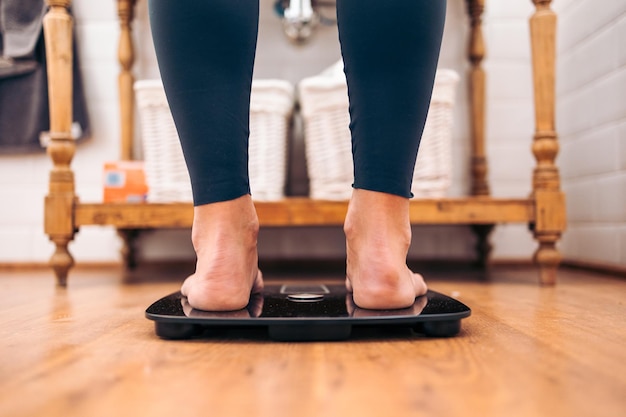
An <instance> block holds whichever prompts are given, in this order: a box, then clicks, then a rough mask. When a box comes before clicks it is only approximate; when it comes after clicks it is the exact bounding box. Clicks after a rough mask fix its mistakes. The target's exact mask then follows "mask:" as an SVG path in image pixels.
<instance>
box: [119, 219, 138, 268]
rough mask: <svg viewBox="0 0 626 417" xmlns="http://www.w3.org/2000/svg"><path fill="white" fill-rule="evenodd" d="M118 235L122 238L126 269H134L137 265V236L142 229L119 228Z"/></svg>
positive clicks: (122, 251)
mask: <svg viewBox="0 0 626 417" xmlns="http://www.w3.org/2000/svg"><path fill="white" fill-rule="evenodd" d="M117 233H118V235H119V236H120V237H121V238H122V242H123V246H122V250H121V253H122V259H123V260H124V266H125V267H126V269H129V270H133V269H135V268H136V267H137V246H136V242H137V238H138V237H139V234H140V233H141V231H140V230H139V229H118V230H117Z"/></svg>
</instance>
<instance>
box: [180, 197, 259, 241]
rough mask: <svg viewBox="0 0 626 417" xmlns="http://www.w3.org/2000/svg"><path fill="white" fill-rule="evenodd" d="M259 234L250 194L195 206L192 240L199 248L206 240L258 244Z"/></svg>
mask: <svg viewBox="0 0 626 417" xmlns="http://www.w3.org/2000/svg"><path fill="white" fill-rule="evenodd" d="M258 233H259V220H258V217H257V214H256V210H255V208H254V204H253V203H252V199H251V198H250V196H249V195H245V196H242V197H240V198H238V199H235V200H229V201H223V202H218V203H211V204H205V205H202V206H196V207H194V219H193V226H192V232H191V239H192V242H193V245H194V247H195V248H196V249H197V248H198V247H199V246H202V245H204V244H205V243H207V239H212V240H217V241H223V240H238V241H239V242H240V243H241V244H243V245H245V246H256V243H257V237H258Z"/></svg>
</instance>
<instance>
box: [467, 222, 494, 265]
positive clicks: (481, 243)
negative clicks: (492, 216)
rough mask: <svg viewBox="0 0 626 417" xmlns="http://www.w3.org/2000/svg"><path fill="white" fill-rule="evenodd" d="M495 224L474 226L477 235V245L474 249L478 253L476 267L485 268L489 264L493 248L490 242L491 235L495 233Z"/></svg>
mask: <svg viewBox="0 0 626 417" xmlns="http://www.w3.org/2000/svg"><path fill="white" fill-rule="evenodd" d="M493 228H494V225H493V224H475V225H472V231H473V232H474V235H476V245H474V249H475V251H476V255H477V256H476V263H475V265H476V266H478V267H480V268H484V267H486V266H487V265H488V264H489V255H490V254H491V250H492V249H493V246H492V245H491V242H489V235H490V234H491V232H492V231H493Z"/></svg>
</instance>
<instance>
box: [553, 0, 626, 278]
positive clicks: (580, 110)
mask: <svg viewBox="0 0 626 417" xmlns="http://www.w3.org/2000/svg"><path fill="white" fill-rule="evenodd" d="M555 6H556V7H555V9H556V10H557V11H558V12H559V14H560V22H561V23H560V24H561V31H560V34H559V48H558V56H559V64H558V68H559V82H558V90H557V91H558V104H559V107H558V114H557V120H558V130H559V134H560V143H561V154H560V157H559V164H560V166H561V168H562V171H561V173H562V179H563V189H564V190H565V192H566V193H567V210H568V216H569V223H568V231H567V233H566V234H565V236H564V239H563V243H562V245H561V246H562V249H563V252H564V255H565V257H566V258H567V259H571V260H575V261H582V262H591V263H601V264H608V265H621V266H626V2H624V1H623V0H604V1H602V2H596V1H593V0H560V1H558V2H557V4H556V5H555Z"/></svg>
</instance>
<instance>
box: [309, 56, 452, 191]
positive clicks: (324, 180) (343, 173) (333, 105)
mask: <svg viewBox="0 0 626 417" xmlns="http://www.w3.org/2000/svg"><path fill="white" fill-rule="evenodd" d="M342 68H343V67H342V66H340V65H334V66H333V67H332V68H331V69H329V70H327V71H325V72H324V73H322V74H321V75H319V76H315V77H311V78H307V79H304V80H302V81H301V82H300V84H299V85H298V94H299V100H300V104H301V109H302V116H303V119H304V134H305V152H306V160H307V165H308V174H309V181H310V197H311V198H313V199H318V200H347V199H349V198H350V195H351V193H352V190H351V184H352V182H353V179H354V177H353V167H352V145H351V139H350V129H349V124H350V114H349V110H348V109H349V102H348V90H347V86H346V80H345V76H344V75H343V71H342ZM458 80H459V77H458V75H457V74H456V73H455V72H454V71H451V70H438V71H437V75H436V78H435V86H434V89H433V96H432V101H431V105H430V110H429V113H428V117H427V120H426V126H425V128H424V134H423V136H422V141H421V143H420V150H419V153H418V157H417V163H416V167H415V171H414V175H413V186H412V190H411V191H412V192H413V193H414V194H415V196H417V197H443V196H445V195H446V193H447V190H448V188H449V186H450V182H451V136H452V108H453V106H454V98H455V91H456V85H457V83H458Z"/></svg>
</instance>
